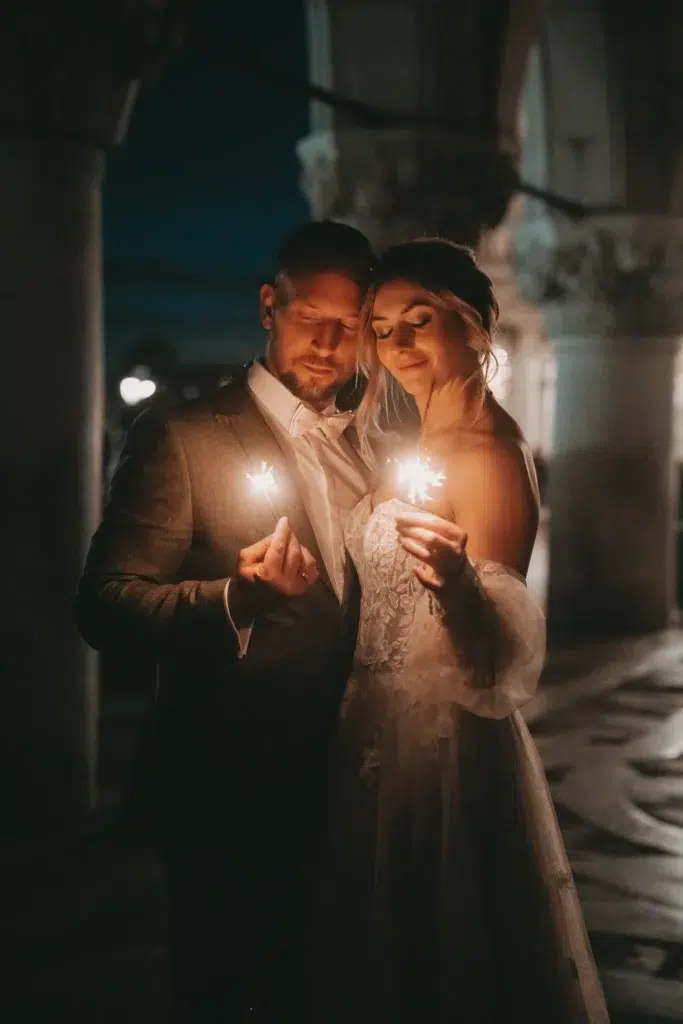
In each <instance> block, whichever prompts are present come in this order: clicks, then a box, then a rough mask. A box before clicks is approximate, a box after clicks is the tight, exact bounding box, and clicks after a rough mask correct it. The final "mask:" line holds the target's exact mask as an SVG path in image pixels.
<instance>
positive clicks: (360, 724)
mask: <svg viewBox="0 0 683 1024" xmlns="http://www.w3.org/2000/svg"><path fill="white" fill-rule="evenodd" d="M402 506H403V503H402V502H399V501H397V500H395V499H394V500H391V501H387V502H383V503H382V504H380V505H378V506H377V508H376V509H375V510H374V511H372V509H371V499H370V497H367V498H365V499H364V500H363V501H362V502H361V503H360V504H359V505H358V506H357V507H356V509H355V510H354V512H353V513H352V514H351V516H350V517H349V520H348V523H347V527H346V542H347V546H348V549H349V552H350V554H351V557H352V558H353V561H354V563H355V565H356V568H357V571H358V574H359V578H360V582H361V587H362V606H361V619H360V630H359V636H358V644H357V649H356V656H355V664H354V671H353V675H352V678H351V680H350V682H349V684H348V688H347V692H346V695H345V699H344V702H343V707H342V716H341V721H340V727H339V731H338V737H337V742H336V746H335V749H334V751H333V761H332V770H331V777H332V782H331V788H330V796H329V800H328V809H329V821H328V827H327V832H326V838H325V843H324V848H323V856H322V869H321V872H320V878H319V884H318V885H317V887H316V899H315V906H314V910H313V914H312V921H311V925H310V930H309V940H310V941H309V950H308V962H307V979H308V992H307V998H308V1005H307V1006H306V1007H305V1013H302V1019H306V1020H308V1021H310V1022H311V1024H313V1022H315V1024H342V1022H344V1024H352V1022H358V1024H368V1022H372V1024H452V1022H456V1021H463V1022H467V1024H498V1022H503V1021H505V1022H508V1021H515V1020H520V1021H525V1022H526V1024H586V1022H591V1024H598V1022H599V1024H603V1022H607V1021H608V1019H609V1018H608V1015H607V1010H606V1008H605V1003H604V999H603V995H602V990H601V986H600V982H599V979H598V975H597V971H596V968H595V964H594V961H593V957H592V954H591V950H590V945H589V942H588V937H587V935H586V931H585V928H584V924H583V919H582V915H581V910H580V906H579V903H578V899H577V895H576V890H575V887H574V882H573V879H572V874H571V870H570V867H569V864H568V861H567V857H566V854H565V850H564V846H563V842H562V838H561V835H560V832H559V828H558V825H557V821H556V818H555V813H554V810H553V806H552V802H551V799H550V796H549V792H548V788H547V784H546V781H545V776H544V773H543V768H542V766H541V764H540V761H539V757H538V754H537V752H536V748H535V746H534V744H533V741H532V739H531V737H530V735H529V733H528V730H527V728H526V726H525V724H524V721H523V719H522V717H521V715H520V713H519V711H518V708H519V707H520V705H522V704H523V703H524V702H525V701H527V700H528V699H529V698H530V697H531V696H532V694H533V692H534V689H535V687H536V685H537V682H538V678H539V675H540V671H541V668H542V665H543V659H544V654H545V623H544V619H543V615H542V612H541V611H540V609H539V608H538V607H537V605H536V604H535V603H534V601H533V600H532V599H531V597H530V596H529V594H528V592H527V590H526V587H525V585H524V582H523V580H521V578H519V577H516V576H515V575H514V574H513V573H511V572H510V571H509V570H506V569H504V568H503V567H502V566H499V565H496V564H494V563H486V564H479V565H477V566H476V567H475V568H476V570H477V574H478V576H479V579H480V582H481V585H482V586H483V587H484V589H485V590H486V592H487V594H488V596H489V598H490V599H491V601H492V602H493V604H494V606H495V610H496V614H497V619H498V622H499V624H500V626H501V635H504V636H505V662H504V665H503V668H502V670H499V672H498V674H497V678H496V682H495V685H494V686H493V687H492V688H491V689H488V690H476V689H474V688H473V687H472V686H471V685H469V680H468V673H467V670H466V669H465V667H464V665H462V664H461V662H460V659H459V657H458V652H457V650H456V649H455V648H454V645H453V641H452V639H451V637H450V635H449V633H448V632H447V630H446V628H445V626H444V624H443V622H442V620H441V618H440V615H439V609H438V605H437V602H436V601H435V599H434V598H433V596H432V595H431V594H430V592H429V591H427V590H426V589H425V588H424V587H423V586H422V584H421V583H420V582H419V580H418V579H417V577H416V576H415V574H414V572H413V567H414V565H415V564H416V563H415V560H414V559H413V558H412V556H411V555H409V554H408V553H407V552H406V551H405V550H404V549H403V547H402V546H401V545H400V544H399V542H398V539H397V534H396V529H395V525H394V519H395V515H396V513H397V511H399V510H400V509H401V507H402ZM302 1010H304V1008H303V1007H302Z"/></svg>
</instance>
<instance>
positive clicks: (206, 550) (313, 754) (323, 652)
mask: <svg viewBox="0 0 683 1024" xmlns="http://www.w3.org/2000/svg"><path fill="white" fill-rule="evenodd" d="M261 461H265V462H267V463H269V464H270V465H272V466H273V467H274V468H275V471H276V473H277V476H278V481H279V483H280V484H281V485H284V486H281V487H280V488H279V492H278V497H277V507H276V510H275V511H276V513H277V515H280V514H282V515H287V516H288V517H289V520H290V523H291V525H292V527H293V529H294V530H295V532H296V534H297V536H298V537H299V539H300V540H301V542H302V543H303V544H305V545H306V546H307V547H308V548H309V549H310V550H311V551H312V552H313V554H314V555H315V556H316V557H317V561H318V566H319V569H320V579H319V580H318V581H317V582H316V583H315V584H314V585H313V586H312V587H311V588H310V589H309V590H308V592H307V593H306V594H305V595H304V596H303V597H300V598H297V599H294V600H291V601H289V602H287V603H284V604H282V605H281V606H280V607H278V608H277V609H276V610H274V611H273V612H272V613H271V614H269V615H267V616H265V617H264V618H263V619H261V620H259V621H258V622H257V623H256V626H255V628H254V631H253V634H252V638H251V641H250V646H249V651H248V654H247V656H246V657H245V658H244V659H239V658H238V648H237V642H236V638H235V635H234V632H233V630H232V628H231V627H230V624H229V622H228V620H227V617H226V612H225V608H224V604H223V592H224V587H225V583H226V580H227V578H228V577H229V576H230V575H231V574H232V573H233V572H234V571H235V568H236V564H237V559H238V554H239V551H240V550H241V549H242V548H244V547H246V546H247V545H249V544H252V543H254V542H255V541H257V540H259V539H260V538H261V537H264V536H266V535H267V534H269V533H270V532H271V531H272V529H273V526H274V524H275V518H276V516H275V514H274V513H273V511H272V509H271V508H269V506H268V504H267V503H262V502H258V501H255V500H254V498H253V496H252V495H250V493H249V489H248V487H247V480H246V474H247V472H252V471H254V470H255V469H256V468H258V467H259V465H260V463H261ZM357 609H358V587H357V584H356V585H353V586H352V587H351V591H350V594H349V598H348V600H345V601H344V603H343V605H342V604H340V602H339V600H338V599H337V597H336V594H335V592H334V590H333V588H332V585H331V583H330V581H329V579H328V577H327V575H326V572H325V568H324V564H323V562H322V559H321V558H320V554H319V551H318V546H317V543H316V540H315V536H314V534H313V530H312V527H311V524H310V521H309V519H308V516H307V514H306V511H305V509H304V506H303V503H302V502H301V499H300V497H299V495H298V490H297V484H296V480H295V476H294V473H293V471H292V467H291V466H290V465H289V464H288V461H287V459H286V457H285V455H284V453H283V452H282V450H281V449H280V447H279V445H278V443H277V440H276V438H275V436H274V435H273V433H272V431H271V430H270V428H269V427H268V425H267V424H266V422H265V421H264V419H263V417H262V416H261V414H260V412H259V411H258V408H257V406H256V405H255V403H254V402H253V400H252V398H251V396H250V393H249V391H248V389H247V386H246V377H245V376H240V377H239V378H238V379H235V380H234V381H232V382H230V383H229V384H227V385H225V386H224V387H222V388H220V389H219V390H218V392H216V393H215V395H214V396H212V397H211V398H209V399H201V400H198V401H196V402H192V403H188V404H187V405H184V406H182V407H180V408H178V409H175V410H172V411H171V412H168V413H166V414H164V415H160V414H155V413H151V412H150V413H144V414H143V415H142V416H140V417H139V419H138V420H137V421H136V423H135V424H134V425H133V427H132V428H131V431H130V433H129V436H128V438H127V441H126V444H125V447H124V450H123V453H122V456H121V460H120V464H119V468H118V470H117V472H116V474H115V476H114V479H113V482H112V487H111V493H110V497H109V500H108V503H107V506H106V509H105V512H104V517H103V520H102V523H101V525H100V527H99V529H98V531H97V533H96V534H95V536H94V538H93V540H92V544H91V547H90V551H89V553H88V557H87V562H86V565H85V570H84V573H83V577H82V580H81V583H80V587H79V592H78V598H77V613H78V621H79V625H80V629H81V632H82V634H83V636H84V638H85V639H86V640H87V642H88V643H90V644H91V646H93V647H95V648H97V649H104V648H107V647H109V646H113V645H115V646H116V647H117V649H118V650H119V652H120V651H121V650H122V649H124V650H125V651H126V653H127V654H128V655H129V657H130V658H135V657H138V656H140V655H141V654H142V653H143V652H144V653H145V654H147V655H148V654H149V653H150V652H151V653H152V654H153V655H154V656H155V657H156V659H157V662H158V679H159V685H158V693H157V700H156V707H155V716H154V717H155V733H156V736H157V744H156V746H157V753H156V754H155V759H154V761H155V769H156V772H157V774H158V778H159V784H160V794H161V808H162V818H163V820H164V821H165V823H166V828H167V829H168V828H169V827H170V828H171V829H173V827H174V825H176V824H177V825H178V826H179V827H180V828H185V827H186V825H187V820H188V817H189V818H191V819H192V820H193V821H194V823H195V824H196V825H197V826H198V827H201V828H205V827H206V826H207V822H208V821H209V820H210V819H211V817H212V814H213V810H212V809H213V808H215V807H216V805H217V804H220V805H221V806H222V807H223V808H225V807H226V806H228V805H231V806H233V808H235V809H237V808H242V810H245V808H247V807H251V806H253V805H254V804H255V803H261V804H262V809H264V807H263V805H264V804H265V805H266V806H267V805H272V804H273V802H277V801H282V800H288V801H296V800H298V799H299V798H300V796H301V793H302V792H303V791H305V790H306V787H307V781H306V780H307V779H308V778H309V777H310V778H311V780H314V779H315V777H316V776H319V775H320V770H321V765H322V763H323V761H324V757H325V749H326V744H327V742H328V740H329V736H330V730H331V729H332V728H333V725H334V721H335V718H336V715H337V710H338V704H339V700H340V696H341V694H342V692H343V688H344V684H345V681H346V678H347V675H348V672H349V668H350V664H351V657H352V652H353V646H354V642H355V634H356V627H357ZM147 761H149V759H147ZM222 817H223V816H222Z"/></svg>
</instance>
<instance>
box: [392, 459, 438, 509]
mask: <svg viewBox="0 0 683 1024" xmlns="http://www.w3.org/2000/svg"><path fill="white" fill-rule="evenodd" d="M397 479H398V485H399V487H402V488H404V490H406V491H407V493H408V500H409V501H410V503H411V504H412V505H424V504H426V503H427V502H428V501H433V500H434V499H433V497H432V495H431V494H430V493H429V492H430V489H431V488H432V487H441V486H442V485H443V482H444V480H445V479H446V474H445V473H441V472H439V471H437V470H435V469H432V467H431V465H430V462H429V459H427V458H421V457H420V456H419V455H414V456H413V457H412V458H409V459H403V460H402V461H401V462H399V464H398V474H397Z"/></svg>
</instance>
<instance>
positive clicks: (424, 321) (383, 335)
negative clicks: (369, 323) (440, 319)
mask: <svg viewBox="0 0 683 1024" xmlns="http://www.w3.org/2000/svg"><path fill="white" fill-rule="evenodd" d="M431 319H432V318H431V317H430V316H429V314H427V313H425V314H423V315H422V316H420V317H418V318H417V319H415V320H404V321H403V322H404V324H406V325H407V326H408V327H411V328H412V329H413V330H414V331H419V330H420V329H421V328H423V327H426V326H427V325H428V324H429V323H431ZM393 330H394V328H393V327H380V326H379V325H377V324H376V325H375V337H376V338H377V340H378V341H385V340H386V339H387V338H388V337H389V336H390V335H391V333H392V332H393Z"/></svg>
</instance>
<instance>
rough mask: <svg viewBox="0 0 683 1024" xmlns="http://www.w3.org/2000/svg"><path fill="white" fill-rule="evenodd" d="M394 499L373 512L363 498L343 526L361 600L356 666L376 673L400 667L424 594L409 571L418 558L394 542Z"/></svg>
mask: <svg viewBox="0 0 683 1024" xmlns="http://www.w3.org/2000/svg"><path fill="white" fill-rule="evenodd" d="M406 507H410V506H406V504H405V503H404V502H402V501H399V500H398V499H396V498H392V499H390V500H389V501H383V502H381V503H380V504H379V505H377V507H376V508H375V509H374V510H373V509H372V495H370V494H368V495H366V496H365V497H364V498H363V499H362V501H361V502H360V503H359V504H358V505H357V506H356V508H355V509H354V510H353V512H352V513H351V515H350V516H349V518H348V520H347V523H346V530H345V537H346V546H347V548H348V551H349V554H350V555H351V558H352V559H353V563H354V565H355V567H356V571H357V573H358V579H359V580H360V585H361V592H362V600H361V615H360V626H359V632H358V643H357V647H356V662H357V663H360V664H362V665H365V666H367V667H373V668H374V669H376V670H396V669H400V668H401V667H402V666H403V663H404V661H405V656H406V650H407V645H408V640H409V635H410V627H411V624H412V622H413V620H414V617H415V611H416V607H417V605H418V603H419V602H420V601H421V600H427V599H428V594H427V592H426V591H425V588H424V586H423V585H422V584H421V583H420V581H419V580H418V578H417V576H416V575H415V573H414V571H413V569H414V567H415V566H416V565H417V564H418V562H417V559H415V558H414V557H413V556H412V555H410V554H409V553H408V552H407V551H406V550H405V548H404V547H403V546H402V545H401V544H400V543H399V540H398V535H397V532H396V525H395V519H396V515H397V514H398V513H399V512H400V511H401V510H402V509H405V508H406Z"/></svg>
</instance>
